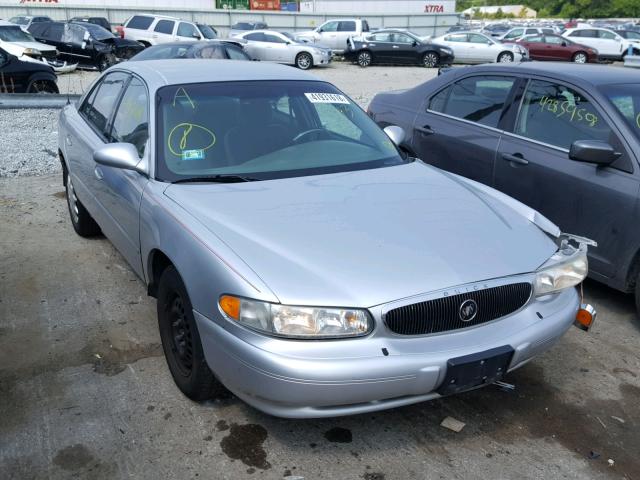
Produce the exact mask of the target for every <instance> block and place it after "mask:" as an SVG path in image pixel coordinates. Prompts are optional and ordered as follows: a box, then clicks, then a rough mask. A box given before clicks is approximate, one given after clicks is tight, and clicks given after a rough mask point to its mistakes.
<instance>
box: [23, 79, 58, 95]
mask: <svg viewBox="0 0 640 480" xmlns="http://www.w3.org/2000/svg"><path fill="white" fill-rule="evenodd" d="M27 93H42V94H51V93H58V86H57V85H56V84H55V82H53V81H51V80H34V81H33V82H31V84H30V85H29V88H27Z"/></svg>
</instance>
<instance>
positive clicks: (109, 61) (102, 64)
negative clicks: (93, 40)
mask: <svg viewBox="0 0 640 480" xmlns="http://www.w3.org/2000/svg"><path fill="white" fill-rule="evenodd" d="M115 63H116V57H115V56H113V54H111V53H106V54H104V55H101V56H100V57H99V58H98V71H100V72H104V71H105V70H106V69H107V68H109V67H110V66H111V65H114V64H115Z"/></svg>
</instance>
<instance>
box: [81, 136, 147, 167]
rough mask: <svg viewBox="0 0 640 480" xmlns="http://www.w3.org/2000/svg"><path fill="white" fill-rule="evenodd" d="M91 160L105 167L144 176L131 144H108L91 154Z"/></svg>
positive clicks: (134, 148)
mask: <svg viewBox="0 0 640 480" xmlns="http://www.w3.org/2000/svg"><path fill="white" fill-rule="evenodd" d="M93 160H94V161H95V162H96V163H98V164H100V165H105V166H107V167H115V168H121V169H123V170H134V171H136V172H140V173H143V174H145V175H146V173H147V172H146V171H145V170H144V168H142V167H139V166H138V165H141V160H140V157H139V156H138V150H137V149H136V147H135V146H134V145H133V144H131V143H109V144H107V145H105V146H104V147H101V148H99V149H98V150H96V151H95V152H93Z"/></svg>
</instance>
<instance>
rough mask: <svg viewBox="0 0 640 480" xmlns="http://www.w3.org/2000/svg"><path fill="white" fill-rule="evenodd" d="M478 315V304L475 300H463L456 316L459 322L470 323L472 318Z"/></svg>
mask: <svg viewBox="0 0 640 480" xmlns="http://www.w3.org/2000/svg"><path fill="white" fill-rule="evenodd" d="M477 313H478V304H477V303H476V302H475V300H471V299H469V300H465V301H464V302H462V303H461V304H460V309H459V310H458V316H459V317H460V320H462V321H463V322H470V321H471V320H473V319H474V318H476V314H477Z"/></svg>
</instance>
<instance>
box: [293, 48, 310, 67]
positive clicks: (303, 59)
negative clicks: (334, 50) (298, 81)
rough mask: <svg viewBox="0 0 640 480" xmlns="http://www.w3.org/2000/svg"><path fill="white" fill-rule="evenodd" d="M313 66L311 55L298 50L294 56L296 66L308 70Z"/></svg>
mask: <svg viewBox="0 0 640 480" xmlns="http://www.w3.org/2000/svg"><path fill="white" fill-rule="evenodd" d="M312 66H313V57H312V56H311V55H310V54H309V53H307V52H300V53H299V54H298V55H297V56H296V67H298V68H299V69H300V70H308V69H310V68H311V67H312Z"/></svg>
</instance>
